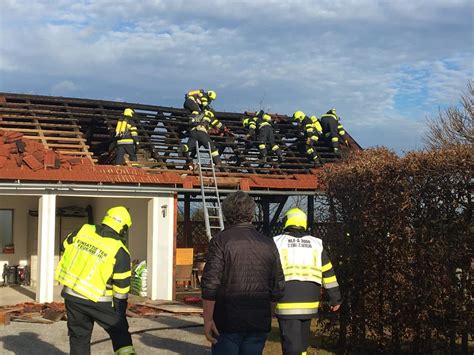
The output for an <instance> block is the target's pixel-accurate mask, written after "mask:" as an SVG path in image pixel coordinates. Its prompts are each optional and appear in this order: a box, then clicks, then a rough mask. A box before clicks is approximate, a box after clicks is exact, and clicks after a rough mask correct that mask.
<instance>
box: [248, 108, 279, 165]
mask: <svg viewBox="0 0 474 355" xmlns="http://www.w3.org/2000/svg"><path fill="white" fill-rule="evenodd" d="M242 125H243V126H244V128H247V130H248V134H247V138H248V139H252V140H255V139H257V142H258V150H259V152H260V156H259V158H260V159H261V160H263V161H266V160H267V147H268V146H269V147H270V148H271V150H272V152H274V153H275V154H276V156H277V158H278V161H280V162H281V161H282V160H283V156H282V152H281V148H280V146H279V145H278V144H276V143H275V133H274V128H273V121H272V116H270V115H269V114H268V113H265V112H264V111H263V110H260V111H258V112H257V113H255V116H253V117H246V118H244V120H243V121H242ZM257 132H258V135H257V134H256V133H257Z"/></svg>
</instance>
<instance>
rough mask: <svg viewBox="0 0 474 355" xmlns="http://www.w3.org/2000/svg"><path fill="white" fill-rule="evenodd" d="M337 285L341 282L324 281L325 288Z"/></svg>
mask: <svg viewBox="0 0 474 355" xmlns="http://www.w3.org/2000/svg"><path fill="white" fill-rule="evenodd" d="M335 287H339V284H338V283H337V281H336V282H330V283H324V288H327V289H329V288H335Z"/></svg>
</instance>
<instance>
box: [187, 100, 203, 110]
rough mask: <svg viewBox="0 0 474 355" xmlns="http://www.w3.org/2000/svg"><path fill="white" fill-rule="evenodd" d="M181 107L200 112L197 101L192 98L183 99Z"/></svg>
mask: <svg viewBox="0 0 474 355" xmlns="http://www.w3.org/2000/svg"><path fill="white" fill-rule="evenodd" d="M183 107H184V108H185V109H186V110H188V111H189V112H194V111H197V112H201V107H200V106H199V105H198V103H197V102H196V101H194V100H192V99H186V100H185V101H184V104H183Z"/></svg>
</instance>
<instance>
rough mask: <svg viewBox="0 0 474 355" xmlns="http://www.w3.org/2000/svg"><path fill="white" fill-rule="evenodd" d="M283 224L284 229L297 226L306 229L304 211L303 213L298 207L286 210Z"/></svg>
mask: <svg viewBox="0 0 474 355" xmlns="http://www.w3.org/2000/svg"><path fill="white" fill-rule="evenodd" d="M283 223H284V226H283V228H284V229H286V228H288V227H299V228H303V229H305V230H306V227H307V223H308V222H307V218H306V213H304V212H303V211H302V210H300V209H299V208H292V209H291V210H289V211H288V212H286V214H285V217H284V218H283Z"/></svg>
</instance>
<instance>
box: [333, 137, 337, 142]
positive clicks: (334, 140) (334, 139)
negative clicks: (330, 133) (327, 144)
mask: <svg viewBox="0 0 474 355" xmlns="http://www.w3.org/2000/svg"><path fill="white" fill-rule="evenodd" d="M331 141H332V142H339V138H338V137H332V138H331Z"/></svg>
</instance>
